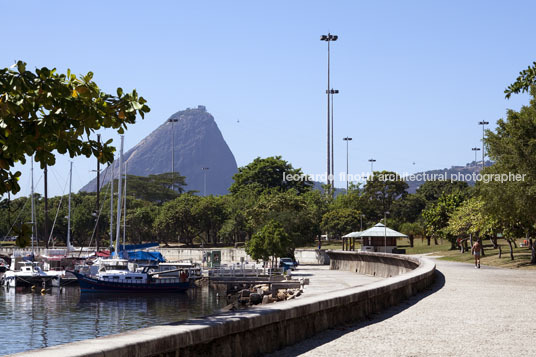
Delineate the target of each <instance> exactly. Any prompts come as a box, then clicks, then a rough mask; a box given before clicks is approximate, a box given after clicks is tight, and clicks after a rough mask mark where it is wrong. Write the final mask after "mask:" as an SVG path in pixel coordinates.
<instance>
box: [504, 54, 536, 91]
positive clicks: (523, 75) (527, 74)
mask: <svg viewBox="0 0 536 357" xmlns="http://www.w3.org/2000/svg"><path fill="white" fill-rule="evenodd" d="M533 86H536V62H532V66H529V67H528V68H527V69H524V70H522V71H521V72H519V77H517V79H516V81H515V82H514V83H512V84H510V85H509V86H508V88H506V89H505V90H504V94H505V97H506V98H510V96H511V95H512V94H514V93H515V94H517V93H525V92H528V91H530V88H531V87H533Z"/></svg>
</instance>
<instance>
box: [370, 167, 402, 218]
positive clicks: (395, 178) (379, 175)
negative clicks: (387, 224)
mask: <svg viewBox="0 0 536 357" xmlns="http://www.w3.org/2000/svg"><path fill="white" fill-rule="evenodd" d="M407 189H408V184H407V183H406V182H404V181H403V180H402V179H401V177H400V176H399V175H398V174H397V173H395V172H391V171H381V172H379V171H376V172H374V175H373V176H372V177H371V178H370V179H369V180H367V182H366V183H365V186H364V188H363V195H362V204H363V212H364V214H365V216H366V217H367V219H368V220H369V221H372V222H374V221H379V220H380V219H382V218H383V216H384V212H386V211H390V210H391V205H392V204H393V202H394V201H395V200H399V199H404V197H406V195H407V191H406V190H407Z"/></svg>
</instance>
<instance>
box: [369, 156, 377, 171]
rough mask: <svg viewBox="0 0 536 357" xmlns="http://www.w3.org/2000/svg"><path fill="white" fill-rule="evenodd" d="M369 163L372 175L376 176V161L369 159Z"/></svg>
mask: <svg viewBox="0 0 536 357" xmlns="http://www.w3.org/2000/svg"><path fill="white" fill-rule="evenodd" d="M369 162H370V173H371V174H374V169H373V168H374V163H375V162H376V160H374V159H369Z"/></svg>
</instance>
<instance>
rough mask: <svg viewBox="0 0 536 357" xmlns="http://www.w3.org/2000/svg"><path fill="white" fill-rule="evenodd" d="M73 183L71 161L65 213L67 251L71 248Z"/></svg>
mask: <svg viewBox="0 0 536 357" xmlns="http://www.w3.org/2000/svg"><path fill="white" fill-rule="evenodd" d="M72 183H73V162H72V161H71V165H70V169H69V211H68V215H67V252H70V251H71V250H72V246H71V189H72Z"/></svg>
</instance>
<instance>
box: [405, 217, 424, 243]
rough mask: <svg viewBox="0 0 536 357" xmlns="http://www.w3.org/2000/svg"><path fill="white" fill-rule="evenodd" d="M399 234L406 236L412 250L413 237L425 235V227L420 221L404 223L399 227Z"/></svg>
mask: <svg viewBox="0 0 536 357" xmlns="http://www.w3.org/2000/svg"><path fill="white" fill-rule="evenodd" d="M399 229H400V232H402V233H404V234H405V235H407V236H408V239H409V245H410V247H412V248H413V243H414V240H415V237H418V236H420V237H424V236H425V235H426V227H425V226H424V223H423V222H422V220H416V221H415V222H404V223H402V224H401V225H400V227H399Z"/></svg>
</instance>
